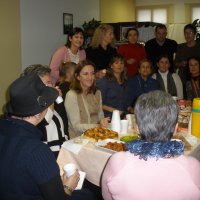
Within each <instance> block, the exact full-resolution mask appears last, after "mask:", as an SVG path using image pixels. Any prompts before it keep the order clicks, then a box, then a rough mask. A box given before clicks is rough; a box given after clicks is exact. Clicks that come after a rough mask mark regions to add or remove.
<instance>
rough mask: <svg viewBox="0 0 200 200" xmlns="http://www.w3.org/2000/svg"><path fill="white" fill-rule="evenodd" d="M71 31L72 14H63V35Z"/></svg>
mask: <svg viewBox="0 0 200 200" xmlns="http://www.w3.org/2000/svg"><path fill="white" fill-rule="evenodd" d="M72 29H73V14H70V13H63V33H64V34H68V33H69V32H70V31H71V30H72Z"/></svg>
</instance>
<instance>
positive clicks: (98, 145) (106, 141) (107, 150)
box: [95, 139, 124, 154]
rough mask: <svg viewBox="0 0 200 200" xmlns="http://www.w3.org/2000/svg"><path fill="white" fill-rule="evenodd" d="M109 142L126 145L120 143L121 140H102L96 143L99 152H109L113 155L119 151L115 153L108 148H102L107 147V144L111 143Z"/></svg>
mask: <svg viewBox="0 0 200 200" xmlns="http://www.w3.org/2000/svg"><path fill="white" fill-rule="evenodd" d="M109 142H117V143H123V144H124V142H122V141H119V140H114V139H105V140H101V141H99V142H96V144H95V146H96V148H97V149H99V150H102V151H105V152H108V153H111V154H113V153H116V152H117V151H114V150H112V149H108V148H104V147H102V146H105V145H106V144H107V143H109Z"/></svg>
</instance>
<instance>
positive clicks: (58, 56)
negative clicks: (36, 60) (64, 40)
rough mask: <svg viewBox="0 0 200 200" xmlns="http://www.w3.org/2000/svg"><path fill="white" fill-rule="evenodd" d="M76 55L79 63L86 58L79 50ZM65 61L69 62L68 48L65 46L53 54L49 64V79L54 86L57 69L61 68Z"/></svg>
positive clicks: (83, 51) (82, 51) (56, 78)
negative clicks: (50, 78)
mask: <svg viewBox="0 0 200 200" xmlns="http://www.w3.org/2000/svg"><path fill="white" fill-rule="evenodd" d="M78 55H79V61H82V60H84V59H85V58H86V54H85V50H83V49H82V50H79V51H78ZM67 61H68V62H69V61H71V60H70V56H69V51H68V48H67V47H66V46H63V47H60V48H59V49H57V50H56V52H55V53H54V54H53V56H52V59H51V63H50V68H51V77H52V81H53V83H54V84H55V83H56V81H57V80H58V78H59V67H60V66H61V64H62V63H64V62H67Z"/></svg>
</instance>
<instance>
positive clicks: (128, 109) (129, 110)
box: [127, 106, 134, 114]
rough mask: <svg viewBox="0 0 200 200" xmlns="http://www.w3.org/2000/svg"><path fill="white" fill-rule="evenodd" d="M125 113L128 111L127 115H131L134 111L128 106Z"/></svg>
mask: <svg viewBox="0 0 200 200" xmlns="http://www.w3.org/2000/svg"><path fill="white" fill-rule="evenodd" d="M127 111H128V112H129V113H131V114H134V109H133V107H131V106H129V107H128V108H127Z"/></svg>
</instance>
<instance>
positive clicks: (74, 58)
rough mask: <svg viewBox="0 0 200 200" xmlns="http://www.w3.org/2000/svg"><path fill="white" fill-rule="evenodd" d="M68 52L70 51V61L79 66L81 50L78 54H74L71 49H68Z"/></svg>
mask: <svg viewBox="0 0 200 200" xmlns="http://www.w3.org/2000/svg"><path fill="white" fill-rule="evenodd" d="M68 51H69V57H70V60H71V61H72V62H74V63H76V64H78V63H79V50H78V52H77V53H76V54H73V53H72V52H71V50H70V49H68Z"/></svg>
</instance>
